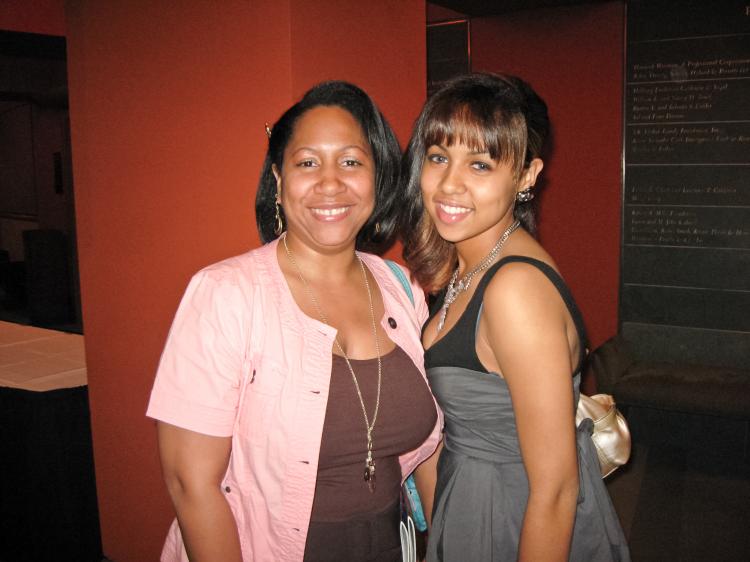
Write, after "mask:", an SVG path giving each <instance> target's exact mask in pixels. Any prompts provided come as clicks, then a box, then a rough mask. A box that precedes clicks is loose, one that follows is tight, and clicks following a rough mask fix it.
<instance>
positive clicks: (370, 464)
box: [281, 232, 382, 492]
mask: <svg viewBox="0 0 750 562" xmlns="http://www.w3.org/2000/svg"><path fill="white" fill-rule="evenodd" d="M281 241H282V242H283V243H284V249H285V250H286V255H287V257H288V258H289V261H290V262H291V263H292V265H293V266H294V269H296V270H297V275H298V276H299V278H300V281H302V285H303V286H304V288H305V292H306V293H307V296H308V297H309V298H310V300H311V301H312V303H313V306H314V307H315V310H316V311H317V313H318V316H320V319H321V320H322V321H323V323H324V324H328V325H329V326H330V323H329V322H328V318H327V317H326V315H325V313H324V312H323V309H322V308H321V306H320V303H319V302H318V299H317V298H315V293H313V291H312V288H311V287H310V285H309V283H308V282H307V279H305V276H304V275H302V269H301V268H300V266H299V264H298V263H297V260H295V259H294V255H292V251H291V250H290V249H289V245H288V244H287V242H286V232H285V233H284V234H283V235H282V237H281ZM354 255H355V256H356V257H357V262H359V268H360V270H361V271H362V279H364V282H365V289H367V302H368V304H369V305H370V322H371V324H372V335H373V338H374V339H375V353H376V354H377V356H378V390H377V394H376V398H375V410H374V411H373V414H372V422H370V418H369V416H368V415H367V408H366V407H365V400H364V398H363V397H362V391H361V390H360V388H359V381H357V375H355V374H354V369H353V368H352V363H351V361H350V360H349V356H348V355H347V354H346V352H345V351H344V348H343V347H342V346H341V344H340V343H339V338H338V336H336V337H334V340H333V341H334V343H335V344H336V347H337V348H338V350H339V352H340V353H341V355H342V356H343V357H344V360H345V361H346V366H347V367H349V372H350V373H351V375H352V381H354V388H355V389H356V390H357V396H358V397H359V405H360V406H361V408H362V416H363V417H364V420H365V428H366V429H367V456H366V457H365V473H364V479H365V482H366V483H367V487H368V488H369V489H370V492H374V491H375V461H374V460H373V458H372V444H373V439H372V433H373V429H374V428H375V422H376V421H377V419H378V411H379V410H380V388H381V380H382V362H381V360H380V342H379V340H378V331H377V326H376V324H375V310H374V308H373V304H372V292H371V291H370V283H369V281H368V280H367V272H366V271H365V264H364V263H362V258H360V257H359V254H358V253H357V252H354Z"/></svg>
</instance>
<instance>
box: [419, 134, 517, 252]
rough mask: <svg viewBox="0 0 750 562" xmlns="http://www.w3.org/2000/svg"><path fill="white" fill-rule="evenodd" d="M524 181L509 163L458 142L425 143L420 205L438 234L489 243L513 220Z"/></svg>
mask: <svg viewBox="0 0 750 562" xmlns="http://www.w3.org/2000/svg"><path fill="white" fill-rule="evenodd" d="M522 176H525V174H522ZM523 184H524V178H523V177H522V178H521V181H520V182H519V181H517V180H516V178H515V177H514V174H513V169H512V167H511V165H510V164H509V163H506V162H501V161H497V160H494V159H493V158H491V157H490V155H489V153H487V152H482V151H481V150H475V149H473V148H470V147H468V146H467V145H465V144H463V143H461V142H459V143H454V144H451V145H448V146H445V145H442V144H439V145H433V146H430V147H428V149H427V153H426V155H425V159H424V162H423V164H422V176H421V188H422V197H423V201H424V206H425V209H426V210H427V212H428V213H429V215H430V217H431V218H432V221H433V223H434V224H435V228H437V230H438V232H439V234H440V236H441V237H442V238H444V239H445V240H447V241H448V242H453V243H456V244H461V243H462V242H465V241H471V242H472V243H476V244H478V245H479V246H485V245H488V247H489V248H491V247H492V246H493V245H494V244H495V243H496V242H497V240H498V238H499V237H500V234H501V233H502V232H503V230H505V229H506V228H507V227H508V226H510V224H511V223H512V222H513V203H514V200H515V197H516V192H517V191H518V190H519V189H523Z"/></svg>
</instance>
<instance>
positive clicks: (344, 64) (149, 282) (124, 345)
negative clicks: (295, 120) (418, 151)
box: [66, 0, 425, 562]
mask: <svg viewBox="0 0 750 562" xmlns="http://www.w3.org/2000/svg"><path fill="white" fill-rule="evenodd" d="M313 4H314V6H313ZM354 4H356V5H359V4H361V5H363V6H364V5H367V4H368V3H364V2H362V3H354ZM377 4H378V6H377V7H368V8H367V9H365V8H358V7H356V6H353V5H352V4H350V3H348V2H343V1H331V2H326V3H312V2H304V1H302V0H289V1H288V2H279V1H278V0H254V1H253V2H247V1H245V0H230V1H226V2H221V3H219V4H217V3H214V2H209V1H201V2H189V3H162V2H158V3H156V2H151V1H150V0H139V1H132V2H127V3H111V2H100V1H98V0H90V1H89V0H75V1H70V2H68V5H67V10H66V18H67V21H66V25H67V37H68V59H69V90H70V114H71V128H72V142H73V159H74V160H73V162H74V173H75V182H76V205H77V216H78V231H79V237H78V239H79V254H80V266H81V268H80V274H81V286H82V294H83V312H84V327H85V333H86V347H87V361H88V370H89V391H90V400H91V411H92V427H93V436H94V454H95V462H96V471H97V472H96V474H97V488H98V494H99V504H100V511H101V523H102V533H103V540H104V548H105V553H106V554H107V555H108V556H109V557H111V558H113V559H115V560H118V562H128V561H134V562H141V561H147V560H155V559H156V558H157V556H158V552H159V550H160V548H161V544H162V542H163V539H164V536H165V533H166V530H167V526H168V524H169V522H170V520H171V518H172V510H171V507H170V505H169V502H168V499H167V496H166V494H165V490H164V486H163V484H162V481H161V477H160V473H159V465H158V459H157V453H156V442H155V438H154V437H155V435H154V427H153V422H151V421H149V420H147V419H146V418H145V417H144V412H145V408H146V404H147V401H148V395H149V391H150V388H151V385H152V382H153V376H154V371H155V368H156V365H157V361H158V358H159V354H160V351H161V348H162V345H163V343H164V339H165V337H166V333H167V330H168V327H169V324H170V322H171V319H172V316H173V314H174V311H175V309H176V306H177V303H178V300H179V298H180V295H181V293H182V291H183V290H184V288H185V285H186V283H187V281H188V278H189V276H190V275H191V274H192V273H193V272H195V271H196V270H197V269H198V268H200V267H201V266H203V265H205V264H208V263H211V262H214V261H216V260H219V259H221V258H224V257H227V256H230V255H232V254H236V253H239V252H241V251H244V250H245V249H247V248H250V247H253V246H256V245H257V244H258V238H257V235H256V233H255V223H254V215H253V212H252V208H253V199H254V192H255V184H256V182H257V177H258V174H259V171H260V167H261V163H262V158H263V154H264V150H265V146H266V137H265V133H264V130H263V124H264V122H266V121H268V122H272V121H274V120H275V119H276V118H277V117H278V116H279V114H280V113H281V111H283V109H284V108H286V107H287V106H288V105H289V104H290V103H291V102H292V100H293V99H296V98H297V97H298V96H299V95H300V94H301V93H302V92H303V91H304V90H305V89H306V88H307V87H308V86H309V85H311V84H313V83H315V82H318V81H320V80H323V79H326V78H334V77H335V78H344V79H349V80H352V81H355V82H357V83H359V84H360V85H362V86H363V87H364V88H365V89H367V90H368V91H370V92H371V93H373V95H374V97H375V99H376V100H377V101H378V102H379V103H380V105H381V107H382V109H383V111H384V113H385V114H386V115H387V116H388V117H389V118H390V120H391V121H392V123H393V125H394V127H395V128H396V130H397V131H399V132H400V133H401V135H402V142H405V140H406V134H407V132H408V130H409V129H410V127H411V121H412V119H413V118H414V116H415V115H416V114H417V112H418V110H419V108H420V106H421V103H422V101H423V97H424V84H425V79H424V76H425V54H424V26H425V21H424V2H423V1H422V0H412V1H400V0H393V1H391V2H384V3H382V6H381V5H380V3H377ZM323 5H324V6H325V7H322V6H323Z"/></svg>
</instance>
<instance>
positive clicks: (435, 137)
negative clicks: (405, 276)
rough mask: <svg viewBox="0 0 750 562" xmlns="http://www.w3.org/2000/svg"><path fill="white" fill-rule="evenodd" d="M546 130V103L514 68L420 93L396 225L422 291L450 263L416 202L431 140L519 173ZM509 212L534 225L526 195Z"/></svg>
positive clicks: (436, 284)
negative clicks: (426, 94) (483, 155)
mask: <svg viewBox="0 0 750 562" xmlns="http://www.w3.org/2000/svg"><path fill="white" fill-rule="evenodd" d="M548 134H549V119H548V116H547V105H546V104H545V103H544V101H543V100H542V99H541V98H540V97H539V96H538V95H537V94H536V92H534V90H533V89H532V88H531V86H529V85H528V84H527V83H526V82H524V81H523V80H521V79H520V78H518V77H515V76H503V75H496V74H484V73H475V74H467V75H464V76H459V77H457V78H454V79H452V80H450V81H448V82H447V83H446V84H444V85H443V86H442V87H441V88H440V89H439V90H437V91H436V92H435V93H434V94H433V95H432V96H431V97H430V99H428V100H427V103H426V104H425V106H424V108H423V109H422V112H421V113H420V115H419V118H418V119H417V121H416V123H415V124H414V131H413V132H412V136H411V140H410V141H409V147H408V149H407V151H406V155H405V156H404V159H403V164H402V178H403V183H404V187H403V191H404V193H405V199H406V205H405V208H404V210H403V212H402V214H401V219H400V223H399V230H400V234H401V238H402V239H403V241H404V252H403V256H404V259H405V260H406V263H407V265H408V266H409V268H410V269H411V272H412V275H413V276H414V278H415V279H416V280H417V281H418V282H419V283H420V285H422V287H424V288H425V289H426V290H427V291H429V292H431V293H434V292H437V291H439V290H440V289H442V288H443V287H444V286H445V285H446V284H447V283H448V280H449V279H450V276H451V273H452V272H453V269H454V268H455V267H456V262H457V255H456V249H455V247H454V245H453V244H451V243H450V242H446V241H445V240H443V239H442V238H441V237H440V234H438V232H437V229H436V228H435V225H434V224H433V223H432V220H431V219H430V216H429V214H428V213H427V212H426V211H425V209H424V204H423V201H422V190H421V187H420V180H421V176H422V166H423V164H424V160H425V156H426V154H427V149H428V148H429V147H430V146H433V145H436V144H442V145H444V146H450V145H453V144H455V143H462V144H465V145H466V146H467V147H469V148H470V149H472V150H477V151H486V152H488V153H489V155H490V157H491V158H492V159H493V160H496V161H498V162H502V163H505V164H508V165H509V166H510V167H511V170H512V171H513V175H514V177H515V178H516V179H517V180H518V179H520V177H521V175H522V173H523V171H524V169H525V168H527V167H528V165H529V163H530V162H531V161H532V160H533V159H534V158H539V157H540V156H541V150H542V145H543V144H544V141H545V140H546V138H547V135H548ZM513 215H514V217H515V218H516V219H517V220H519V221H520V222H521V225H522V226H523V227H524V228H525V229H526V230H527V231H529V232H530V233H531V234H535V232H536V222H535V219H534V207H533V204H532V202H526V203H516V205H515V207H514V209H513Z"/></svg>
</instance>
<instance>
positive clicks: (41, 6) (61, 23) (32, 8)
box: [0, 0, 65, 35]
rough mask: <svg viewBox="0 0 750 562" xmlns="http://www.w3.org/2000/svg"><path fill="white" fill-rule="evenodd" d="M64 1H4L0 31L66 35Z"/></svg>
mask: <svg viewBox="0 0 750 562" xmlns="http://www.w3.org/2000/svg"><path fill="white" fill-rule="evenodd" d="M63 4H64V0H33V1H29V0H2V2H0V29H3V30H6V31H20V32H23V33H40V34H42V35H65V8H64V6H63Z"/></svg>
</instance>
